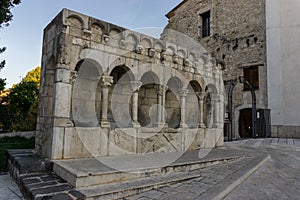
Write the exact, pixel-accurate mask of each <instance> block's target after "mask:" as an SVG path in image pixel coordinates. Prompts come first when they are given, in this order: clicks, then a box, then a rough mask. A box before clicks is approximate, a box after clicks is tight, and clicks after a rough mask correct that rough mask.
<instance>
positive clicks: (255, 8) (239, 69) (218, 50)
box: [162, 0, 268, 138]
mask: <svg viewBox="0 0 300 200" xmlns="http://www.w3.org/2000/svg"><path fill="white" fill-rule="evenodd" d="M264 2H265V1H264V0H253V1H248V0H235V1H232V0H222V1H218V0H185V1H183V3H181V4H180V5H179V6H177V7H176V8H174V9H173V10H172V11H170V12H169V13H168V14H167V17H168V18H169V23H168V25H167V26H166V28H165V30H164V33H163V35H162V38H163V39H168V38H170V37H172V35H170V34H169V32H170V31H169V30H170V29H172V30H176V31H178V32H181V33H183V34H186V35H187V36H189V37H192V38H193V39H194V41H197V42H199V43H200V44H201V45H202V46H203V47H204V48H205V49H207V50H208V52H210V53H211V54H212V56H213V57H215V58H216V60H217V62H218V64H219V65H220V66H221V67H222V68H223V70H224V73H223V79H224V81H225V82H224V83H225V88H226V91H227V90H228V87H229V84H230V81H231V80H234V79H236V78H238V76H243V73H244V72H243V69H244V68H245V67H251V66H258V69H259V90H256V96H257V104H258V108H267V104H268V98H267V78H266V77H267V68H266V64H265V62H266V61H265V57H266V54H265V49H266V47H265V30H264V27H265V8H264V7H265V6H264ZM207 11H210V21H211V24H210V32H211V33H210V36H209V37H202V32H201V30H202V28H203V27H202V18H201V14H202V13H205V12H207ZM243 89H244V88H243V85H242V84H237V86H236V88H235V91H234V96H233V98H234V99H233V104H234V105H233V107H234V108H235V115H234V119H233V122H234V124H235V125H234V126H235V128H234V130H235V132H236V134H235V136H236V137H237V138H238V137H239V135H238V121H239V111H240V110H241V109H243V108H250V107H251V93H250V92H245V91H243Z"/></svg>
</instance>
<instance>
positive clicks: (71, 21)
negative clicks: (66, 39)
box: [67, 15, 83, 37]
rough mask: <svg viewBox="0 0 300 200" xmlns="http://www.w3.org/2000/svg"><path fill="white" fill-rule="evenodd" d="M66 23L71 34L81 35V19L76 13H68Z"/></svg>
mask: <svg viewBox="0 0 300 200" xmlns="http://www.w3.org/2000/svg"><path fill="white" fill-rule="evenodd" d="M67 24H68V26H69V33H70V35H72V36H76V37H81V36H82V30H83V20H82V18H81V17H80V16H78V15H70V16H69V17H68V18H67Z"/></svg>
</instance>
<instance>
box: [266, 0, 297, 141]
mask: <svg viewBox="0 0 300 200" xmlns="http://www.w3.org/2000/svg"><path fill="white" fill-rule="evenodd" d="M299 9H300V4H299V1H297V0H290V1H288V3H287V2H286V1H283V0H266V31H267V53H268V61H267V62H268V66H270V67H269V68H268V96H269V99H268V103H269V107H270V109H271V110H272V111H271V118H272V134H273V135H274V136H277V135H278V136H289V137H298V138H299V137H300V128H299V126H300V101H299V99H300V87H299V85H300V79H299V73H300V64H299V63H300V57H299V52H300V38H299V31H300V22H299V20H298V19H299V17H300V14H299V12H298V10H299Z"/></svg>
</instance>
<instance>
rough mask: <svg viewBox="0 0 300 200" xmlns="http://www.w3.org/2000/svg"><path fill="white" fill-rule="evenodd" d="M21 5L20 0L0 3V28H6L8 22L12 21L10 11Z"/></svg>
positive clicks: (5, 0) (3, 0)
mask: <svg viewBox="0 0 300 200" xmlns="http://www.w3.org/2000/svg"><path fill="white" fill-rule="evenodd" d="M19 3H21V0H1V3H0V27H2V26H3V25H4V26H8V25H9V22H10V21H11V20H12V17H13V15H12V13H11V11H10V10H11V9H12V8H13V7H14V6H15V5H18V4H19Z"/></svg>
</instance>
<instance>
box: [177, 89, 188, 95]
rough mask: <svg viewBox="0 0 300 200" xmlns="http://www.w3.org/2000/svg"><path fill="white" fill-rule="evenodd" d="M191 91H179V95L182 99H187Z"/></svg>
mask: <svg viewBox="0 0 300 200" xmlns="http://www.w3.org/2000/svg"><path fill="white" fill-rule="evenodd" d="M189 92H190V90H188V89H179V90H178V94H179V96H181V97H186V96H187V95H188V94H189Z"/></svg>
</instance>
